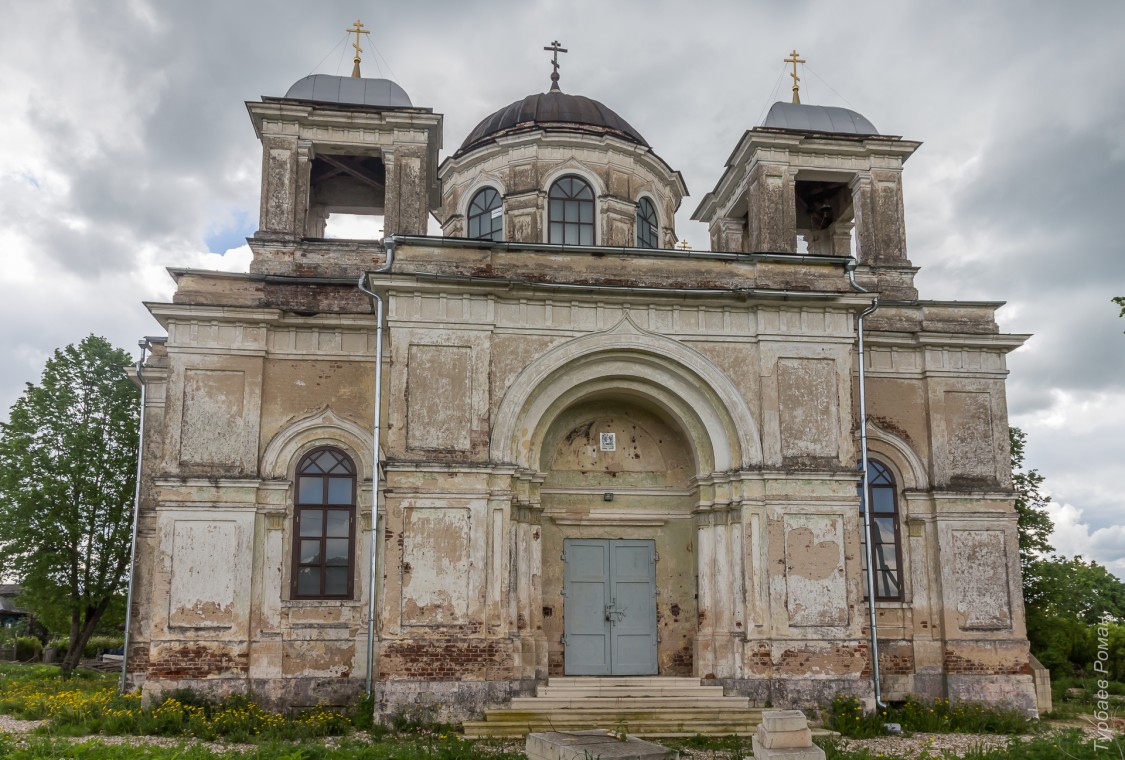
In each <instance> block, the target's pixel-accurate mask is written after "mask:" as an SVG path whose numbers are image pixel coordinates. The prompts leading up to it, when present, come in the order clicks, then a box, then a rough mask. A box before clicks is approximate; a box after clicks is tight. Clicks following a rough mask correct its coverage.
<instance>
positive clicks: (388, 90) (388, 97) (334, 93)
mask: <svg viewBox="0 0 1125 760" xmlns="http://www.w3.org/2000/svg"><path fill="white" fill-rule="evenodd" d="M285 97H287V98H293V99H294V100H315V101H317V102H320V103H347V104H350V105H357V106H378V107H380V108H410V107H411V103H410V96H409V95H407V94H406V90H404V89H402V88H401V87H399V86H398V85H397V84H395V83H394V82H392V81H391V80H389V79H362V78H360V77H338V76H335V75H333V74H311V75H309V76H307V77H305V78H304V79H298V80H297V81H296V82H294V83H293V86H292V87H290V88H289V91H288V92H286V93H285Z"/></svg>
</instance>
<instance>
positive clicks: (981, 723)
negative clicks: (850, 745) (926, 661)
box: [827, 694, 1036, 739]
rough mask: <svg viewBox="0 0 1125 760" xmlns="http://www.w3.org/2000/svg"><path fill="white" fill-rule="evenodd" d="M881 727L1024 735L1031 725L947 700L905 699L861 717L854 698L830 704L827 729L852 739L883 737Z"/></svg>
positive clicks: (1003, 711)
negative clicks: (893, 725)
mask: <svg viewBox="0 0 1125 760" xmlns="http://www.w3.org/2000/svg"><path fill="white" fill-rule="evenodd" d="M884 723H898V724H899V725H901V726H902V730H903V731H904V732H906V733H918V732H923V733H958V734H1026V733H1029V732H1031V731H1032V729H1033V728H1034V727H1035V725H1036V724H1035V722H1034V721H1033V720H1031V719H1029V718H1027V717H1025V716H1024V715H1023V713H1021V712H1019V711H1018V710H1013V709H1009V708H1004V707H993V706H990V705H981V704H976V703H972V702H960V703H953V702H950V701H949V700H947V699H935V700H933V701H923V700H918V699H913V698H910V699H907V700H906V701H905V702H902V703H899V704H896V705H888V706H887V707H886V708H885V709H883V710H880V711H878V712H876V713H871V714H864V712H863V707H862V705H860V702H859V699H858V698H857V697H856V696H855V695H854V694H848V695H841V696H838V697H836V699H834V700H833V702H832V708H831V710H830V712H829V715H828V720H827V725H828V728H831V729H832V730H833V731H839V732H840V733H841V734H842V735H844V736H848V737H851V738H855V739H863V738H869V737H873V736H884V735H886V731H885V730H884V729H883V724H884Z"/></svg>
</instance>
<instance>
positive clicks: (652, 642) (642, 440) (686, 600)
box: [539, 391, 698, 676]
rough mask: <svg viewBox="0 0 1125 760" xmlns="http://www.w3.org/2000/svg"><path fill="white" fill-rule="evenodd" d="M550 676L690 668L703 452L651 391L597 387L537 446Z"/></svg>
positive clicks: (564, 413)
mask: <svg viewBox="0 0 1125 760" xmlns="http://www.w3.org/2000/svg"><path fill="white" fill-rule="evenodd" d="M540 471H541V472H542V473H544V478H543V482H542V484H541V486H540V488H539V498H540V506H541V507H542V510H543V511H542V519H541V524H542V545H543V549H542V551H543V584H542V588H543V602H542V604H543V633H544V635H545V637H546V640H547V647H548V674H549V675H656V674H658V673H659V674H660V675H681V676H690V675H692V672H693V668H692V665H693V656H694V651H693V650H694V644H695V633H696V627H697V619H698V615H697V606H696V582H695V576H696V565H695V551H694V548H695V547H694V544H695V526H694V522H693V514H692V513H693V510H694V508H695V506H696V504H697V501H698V499H697V495H696V487H695V485H694V479H695V478H694V475H695V456H694V453H693V452H692V449H691V446H690V444H689V443H688V441H687V439H686V437H685V436H684V435H683V433H682V432H681V431H680V430H679V429H678V427H677V425H676V424H675V422H673V421H672V420H670V419H668V418H667V416H666V414H665V413H663V412H662V410H660V409H659V408H656V407H655V406H654V405H652V404H651V403H646V402H645V400H644V399H642V398H638V397H635V396H630V395H622V394H620V393H614V392H609V391H605V392H601V393H595V394H592V395H590V396H587V397H585V398H583V399H582V400H580V401H578V402H576V403H574V404H573V405H571V406H569V407H567V408H566V409H564V410H563V411H562V412H560V413H559V414H558V415H557V416H556V417H555V418H554V420H552V422H551V424H550V425H549V427H548V430H547V432H546V435H545V436H544V439H543V445H542V448H541V460H540Z"/></svg>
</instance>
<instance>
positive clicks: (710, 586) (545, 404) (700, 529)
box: [490, 317, 762, 677]
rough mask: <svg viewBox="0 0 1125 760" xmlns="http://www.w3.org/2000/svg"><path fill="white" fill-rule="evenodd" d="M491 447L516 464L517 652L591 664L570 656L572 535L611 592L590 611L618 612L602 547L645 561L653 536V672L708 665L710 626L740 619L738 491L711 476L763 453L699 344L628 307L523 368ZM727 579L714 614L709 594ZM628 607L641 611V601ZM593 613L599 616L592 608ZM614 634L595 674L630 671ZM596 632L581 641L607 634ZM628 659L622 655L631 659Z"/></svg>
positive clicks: (564, 669) (729, 473) (541, 660)
mask: <svg viewBox="0 0 1125 760" xmlns="http://www.w3.org/2000/svg"><path fill="white" fill-rule="evenodd" d="M603 434H605V436H603ZM490 445H491V458H492V460H493V462H494V463H496V464H504V465H509V466H514V467H515V468H516V474H515V476H514V480H515V481H517V482H518V484H517V483H514V484H513V493H515V494H517V495H516V496H515V497H514V499H513V506H514V507H518V509H513V510H512V514H513V525H512V531H511V534H510V535H511V540H512V542H513V546H512V552H511V556H512V558H513V560H514V563H515V564H514V571H515V572H514V574H513V582H514V583H515V587H516V594H515V595H514V597H513V604H514V606H515V610H514V614H513V619H514V620H516V621H517V627H518V629H519V630H520V631H521V633H520V635H521V638H523V637H528V638H529V639H533V640H534V641H528V644H529V645H530V646H527V645H525V646H522V647H521V650H522V651H523V652H525V653H529V652H530V651H534V652H535V659H536V662H537V667H536V672H537V674H540V673H543V669H546V670H547V671H548V673H549V674H551V675H562V674H564V673H572V674H582V673H583V670H582V669H583V668H585V667H587V664H588V663H586V659H587V658H588V653H587V655H583V656H582V657H579V658H577V659H576V658H574V657H571V656H570V654H571V653H568V645H569V644H568V637H573V636H574V635H575V634H576V632H578V628H576V627H574V626H572V625H569V624H568V622H569V623H573V622H574V621H575V617H574V616H575V615H576V614H577V613H578V607H577V606H576V604H575V602H576V600H574V599H568V598H567V597H566V596H565V594H566V589H574V588H576V587H575V586H574V585H573V584H574V582H575V580H576V578H577V576H575V575H574V573H573V572H571V571H573V570H574V566H573V564H571V563H573V562H574V553H573V551H572V548H573V547H577V546H579V545H581V546H582V547H583V551H584V552H585V556H586V557H587V558H589V557H592V556H595V555H597V556H604V557H607V559H606V562H607V563H610V564H607V565H606V567H605V569H606V573H605V574H604V575H605V577H604V578H603V579H602V580H601V581H599V580H597V578H596V577H595V578H594V580H593V581H591V579H590V578H589V577H586V576H583V579H581V582H582V583H594V584H595V586H596V584H597V583H604V584H609V585H605V586H604V587H601V590H599V589H598V588H594V590H593V591H592V592H590V593H593V594H594V595H595V596H597V595H598V594H603V595H604V603H602V602H599V604H593V603H592V602H590V600H589V599H587V600H586V607H587V608H588V609H587V610H586V613H585V614H586V615H587V617H589V616H590V615H596V613H597V608H598V607H599V605H600V606H602V607H604V610H603V612H604V615H605V616H606V617H607V618H610V617H612V616H613V615H617V614H620V613H621V610H620V609H619V608H617V607H616V602H615V601H614V600H615V597H614V591H615V588H616V587H615V586H614V585H613V584H614V583H615V581H614V580H613V578H614V577H616V576H617V575H618V574H616V573H615V572H614V571H613V568H612V566H611V564H612V561H613V560H612V559H609V558H611V557H612V556H613V554H614V551H615V549H621V551H622V556H625V555H629V557H630V558H631V559H630V560H629V561H630V562H633V563H634V564H636V562H639V561H640V560H639V559H638V557H641V556H642V555H643V554H644V547H645V546H651V548H652V550H653V551H652V556H653V558H654V559H655V558H656V557H659V561H658V562H656V565H655V568H654V570H653V581H652V582H653V592H654V593H655V594H656V595H657V596H656V603H655V605H654V606H653V608H652V610H651V611H645V612H644V614H645V615H651V620H650V621H649V622H650V623H651V626H652V630H651V631H650V633H652V640H653V641H654V642H655V641H656V638H657V635H659V640H660V643H659V646H658V653H657V656H656V657H655V658H654V660H653V662H654V667H655V670H654V671H653V672H658V673H660V674H662V675H697V676H698V675H705V674H709V673H711V672H713V664H712V658H713V646H712V643H711V642H713V640H714V632H715V626H716V625H723V624H724V623H726V624H728V625H729V626H730V627H731V628H732V627H733V624H734V620H733V618H732V619H731V620H729V621H728V620H726V619H725V618H726V617H731V616H733V615H734V614H735V613H734V612H733V611H734V610H736V609H740V608H741V606H742V601H741V600H742V598H743V597H744V594H743V592H742V591H741V590H740V589H741V586H742V584H741V580H740V579H741V578H742V570H741V562H742V560H741V557H742V553H743V552H742V547H741V527H740V518H739V516H738V515H739V514H740V511H739V505H740V502H739V501H738V497H737V496H736V495H734V494H733V493H731V491H730V490H729V489H727V490H725V491H724V495H723V496H719V495H717V490H718V489H717V488H716V486H715V484H716V483H718V482H719V481H722V482H725V483H728V484H729V483H731V482H732V479H734V478H735V477H736V473H738V472H739V471H742V470H746V469H749V468H753V467H755V466H757V465H760V464H761V461H762V448H761V441H760V437H759V434H758V428H757V425H756V424H755V422H754V419H753V417H752V416H751V414H750V411H749V409H748V407H747V405H746V403H745V401H744V399H743V398H742V397H741V395H740V394H739V393H738V391H737V389H736V388H735V386H734V384H733V383H732V382H731V380H730V378H728V377H727V376H726V375H725V374H724V373H723V372H722V371H721V370H720V369H719V368H718V367H717V366H716V365H715V364H714V363H713V362H711V361H710V360H709V359H708V358H707V357H705V356H704V355H703V354H701V353H699V352H697V351H695V350H694V349H692V348H690V347H688V346H686V345H684V344H682V343H679V342H677V341H674V340H671V339H669V338H665V337H663V336H659V335H654V334H651V333H645V332H642V331H640V330H639V329H638V328H636V326H635V325H633V324H632V322H631V321H629V320H628V318H627V317H626V318H624V319H623V320H622V321H621V322H620V323H619V324H618V326H617V327H615V328H614V329H613V330H611V331H609V332H607V333H600V334H595V335H590V336H586V337H583V338H579V339H576V340H573V341H570V342H568V343H565V344H562V345H561V346H558V347H556V348H555V349H553V350H551V351H549V352H547V353H546V354H544V355H543V356H541V357H539V359H537V360H536V361H535V362H533V363H531V364H530V365H528V366H527V367H526V368H525V369H524V370H523V372H521V373H520V374H519V375H518V376H517V378H516V379H515V381H513V383H512V385H511V386H510V387H509V388H508V391H507V392H506V394H505V397H504V399H503V401H502V402H501V405H500V407H499V409H498V411H497V414H496V416H495V417H494V426H493V434H492V438H491V444H490ZM717 517H721V518H722V519H721V520H718V519H712V518H717ZM720 534H721V535H720ZM575 542H578V543H575ZM599 542H603V543H599ZM605 542H608V543H605ZM614 542H617V543H616V544H615V543H614ZM646 542H648V543H646ZM603 544H604V545H603ZM599 547H602V548H599ZM603 549H604V551H603ZM599 552H600V554H599ZM633 570H637V568H633ZM638 572H639V571H638ZM587 575H589V574H587ZM594 575H595V576H596V575H597V574H596V573H595V574H594ZM634 576H636V577H638V578H639V576H638V575H637V573H636V572H634V573H633V576H630V577H634ZM599 577H600V576H599ZM736 579H739V580H738V582H737V583H736V582H735V581H736ZM630 582H633V581H630ZM636 582H643V579H642V580H636ZM723 584H725V587H724V588H723V589H722V590H721V592H719V593H721V594H722V595H723V601H722V602H720V603H719V604H717V605H716V608H717V610H718V611H717V612H716V611H715V610H712V609H710V606H711V604H712V602H713V600H715V599H716V587H717V586H719V585H723ZM590 588H591V587H589V586H587V587H585V590H586V591H590ZM727 597H729V599H727ZM630 604H632V606H633V609H632V612H634V613H635V612H637V611H638V610H639V607H638V606H637V605H636V603H635V599H634V602H631V603H630ZM591 610H593V612H591ZM625 614H626V615H628V614H630V612H629V611H626V613H625ZM586 622H587V623H591V622H592V623H593V624H594V625H593V628H594V629H596V628H597V625H596V623H597V620H596V617H591V618H590V620H587V621H586ZM630 622H634V623H635V622H636V620H635V619H634V620H632V621H630ZM588 629H589V626H587V627H586V628H583V629H582V630H583V631H584V632H585V634H589V633H590V631H589V630H588ZM632 630H633V632H634V633H636V630H635V629H632ZM727 630H730V628H728V629H727ZM605 631H606V636H607V637H608V638H606V640H605V643H604V646H602V651H604V652H605V658H606V662H605V663H603V665H604V667H603V669H602V670H598V669H597V668H596V667H595V668H594V669H593V670H589V671H586V672H604V673H624V672H637V671H635V670H628V671H624V670H618V669H617V668H618V666H619V664H620V663H619V662H615V661H614V658H615V657H616V655H615V654H614V652H615V651H616V650H613V648H612V647H613V646H616V645H617V644H616V643H613V642H614V641H615V640H614V639H613V632H614V628H613V627H612V621H610V624H609V625H607V626H606V628H605ZM596 633H597V631H596V630H595V631H594V639H589V638H587V639H585V644H584V645H588V646H593V647H594V648H595V649H597V648H598V646H601V645H600V644H598V642H597V640H596ZM585 634H584V635H585ZM637 635H641V636H642V637H643V635H644V632H643V631H642V632H641V633H640V634H637ZM727 638H729V634H727ZM591 641H593V642H594V643H593V644H590V642H591ZM571 643H572V642H571ZM635 655H636V652H632V653H631V654H629V655H628V656H625V655H623V656H622V657H620V658H618V659H619V660H621V661H624V660H628V661H629V662H630V663H632V664H631V665H629V667H630V668H635V667H637V665H636V662H637V661H638V658H637V657H636V656H635ZM584 663H586V664H584ZM598 667H602V666H598ZM641 667H647V666H643V665H642V666H641ZM575 668H577V670H575ZM540 677H541V676H540Z"/></svg>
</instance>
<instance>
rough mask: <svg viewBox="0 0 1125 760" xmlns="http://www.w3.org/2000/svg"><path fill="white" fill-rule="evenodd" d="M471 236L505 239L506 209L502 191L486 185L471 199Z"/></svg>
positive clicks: (486, 238) (480, 238) (475, 238)
mask: <svg viewBox="0 0 1125 760" xmlns="http://www.w3.org/2000/svg"><path fill="white" fill-rule="evenodd" d="M469 237H471V238H473V239H474V240H503V239H504V209H503V208H502V207H501V204H500V193H498V192H496V190H495V189H494V188H491V187H486V188H484V189H483V190H481V191H479V192H478V193H477V194H476V195H474V196H473V199H472V200H471V201H469Z"/></svg>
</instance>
